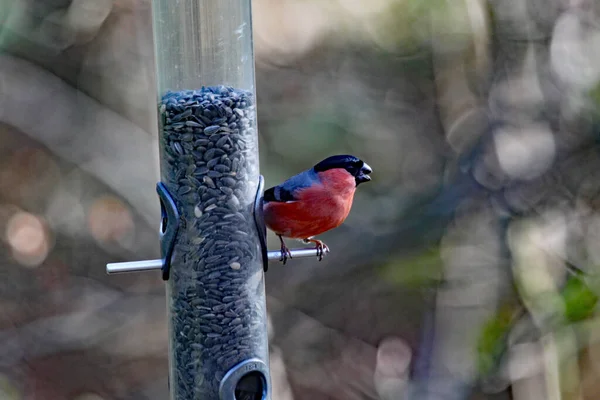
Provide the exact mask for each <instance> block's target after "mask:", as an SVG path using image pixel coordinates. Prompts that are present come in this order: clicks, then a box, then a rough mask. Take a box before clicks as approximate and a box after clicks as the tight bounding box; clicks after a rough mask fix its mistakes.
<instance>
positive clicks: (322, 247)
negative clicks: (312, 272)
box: [304, 238, 329, 261]
mask: <svg viewBox="0 0 600 400" xmlns="http://www.w3.org/2000/svg"><path fill="white" fill-rule="evenodd" d="M311 242H312V243H314V244H315V247H316V249H317V257H318V258H319V261H321V260H322V259H323V257H324V256H325V253H329V247H327V245H326V244H325V243H324V242H322V241H320V240H317V239H310V238H309V239H304V243H311Z"/></svg>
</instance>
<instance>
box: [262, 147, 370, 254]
mask: <svg viewBox="0 0 600 400" xmlns="http://www.w3.org/2000/svg"><path fill="white" fill-rule="evenodd" d="M371 172H372V169H371V167H369V165H367V163H365V162H364V161H362V160H360V159H359V158H357V157H354V156H352V155H335V156H331V157H328V158H326V159H324V160H323V161H321V162H319V163H318V164H316V165H315V166H314V167H312V168H310V169H308V170H306V171H303V172H301V173H299V174H298V175H294V176H292V177H291V178H289V179H288V180H286V181H285V182H283V183H282V184H280V185H277V186H274V187H272V188H269V189H267V190H266V191H265V193H264V196H263V199H264V203H263V204H264V206H263V211H264V218H265V224H266V226H267V227H268V228H269V229H270V230H271V231H273V232H274V233H275V234H276V235H277V236H278V237H279V241H280V242H281V260H280V261H283V264H285V262H286V260H287V258H288V256H289V258H291V257H292V254H291V252H290V250H289V248H288V247H287V246H286V245H285V242H284V241H283V237H286V238H292V239H299V240H302V241H303V242H304V243H315V245H316V248H317V256H318V257H319V261H320V260H322V259H323V254H324V252H329V248H328V247H327V245H326V244H325V243H323V242H322V241H321V240H318V239H315V238H314V237H315V236H316V235H319V234H321V233H324V232H327V231H329V230H331V229H333V228H337V227H338V226H340V225H341V224H342V223H343V222H344V220H345V219H346V217H347V216H348V214H349V213H350V208H351V207H352V200H353V199H354V192H355V191H356V188H357V187H358V185H360V184H361V183H363V182H368V181H370V180H371V177H370V176H369V174H370V173H371Z"/></svg>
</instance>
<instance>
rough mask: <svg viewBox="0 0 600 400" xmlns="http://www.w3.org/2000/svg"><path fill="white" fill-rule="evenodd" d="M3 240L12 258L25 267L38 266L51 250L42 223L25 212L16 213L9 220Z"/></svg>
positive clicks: (39, 219)
mask: <svg viewBox="0 0 600 400" xmlns="http://www.w3.org/2000/svg"><path fill="white" fill-rule="evenodd" d="M5 238H6V241H7V242H8V244H9V245H10V247H11V249H12V254H13V257H14V258H15V259H16V260H17V261H18V262H19V263H20V264H21V265H23V266H26V267H37V266H39V265H40V264H41V263H42V262H43V261H44V260H45V259H46V256H47V255H48V252H49V251H50V248H51V244H50V237H49V235H48V232H47V229H46V227H45V223H44V221H43V220H42V219H41V218H40V217H37V216H35V215H33V214H30V213H27V212H18V213H16V214H14V215H13V216H12V217H11V218H10V219H9V221H8V224H7V226H6V232H5Z"/></svg>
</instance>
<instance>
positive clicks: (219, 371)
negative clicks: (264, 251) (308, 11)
mask: <svg viewBox="0 0 600 400" xmlns="http://www.w3.org/2000/svg"><path fill="white" fill-rule="evenodd" d="M158 109H159V112H160V114H161V115H160V121H161V130H162V135H161V150H162V151H161V169H162V176H163V181H164V183H165V185H166V186H167V188H168V189H169V192H170V193H171V195H172V196H173V197H174V200H175V202H176V204H177V207H178V209H179V212H180V214H181V216H182V222H181V224H180V227H181V228H180V229H179V233H178V235H177V241H176V244H175V249H174V253H173V259H172V267H171V276H170V279H169V282H168V284H169V296H170V306H169V312H170V319H171V320H170V322H171V325H170V328H171V329H172V330H173V332H172V335H170V336H171V340H172V341H173V342H172V343H171V349H172V355H171V356H172V358H173V362H174V368H175V370H176V373H175V374H174V376H173V381H172V382H171V385H174V391H175V393H176V398H181V399H192V398H202V399H203V400H213V398H214V399H215V400H216V399H217V398H218V387H219V383H220V379H221V378H222V377H223V376H224V375H225V373H226V372H227V371H228V370H229V369H230V368H231V367H233V366H234V365H236V364H238V363H239V362H241V361H244V360H246V359H249V358H253V357H258V358H260V359H263V360H266V359H267V357H268V353H267V348H266V337H265V334H266V327H265V326H264V324H265V314H266V311H265V310H264V307H263V306H262V305H261V304H264V299H263V298H258V297H257V296H263V294H262V293H257V292H258V291H256V290H250V289H249V288H248V285H246V283H247V282H248V281H249V280H250V278H251V276H253V275H254V274H256V273H257V272H261V273H262V263H261V260H260V251H259V249H258V247H257V245H256V244H257V243H258V238H257V233H256V230H255V227H254V220H253V215H252V212H251V210H252V204H253V202H254V195H255V191H256V182H257V178H258V169H257V168H258V160H257V148H256V147H257V143H256V141H257V138H256V134H255V111H254V99H253V97H252V93H251V92H247V91H242V90H237V89H233V88H230V87H225V86H218V87H205V88H202V89H200V90H184V91H179V92H168V93H166V94H165V95H164V96H163V98H162V101H161V103H160V104H159V108H158ZM242 265H244V268H243V269H242V268H241V266H242ZM215 396H216V397H215Z"/></svg>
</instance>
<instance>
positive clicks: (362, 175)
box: [356, 163, 373, 186]
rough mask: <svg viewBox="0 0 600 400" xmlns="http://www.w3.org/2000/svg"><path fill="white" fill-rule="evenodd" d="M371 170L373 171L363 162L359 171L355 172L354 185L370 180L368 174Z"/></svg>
mask: <svg viewBox="0 0 600 400" xmlns="http://www.w3.org/2000/svg"><path fill="white" fill-rule="evenodd" d="M371 172H373V170H372V169H371V167H369V164H367V163H363V166H362V168H361V169H360V171H358V174H356V186H358V185H360V184H361V183H363V182H368V181H370V180H371V177H370V176H369V174H370V173H371Z"/></svg>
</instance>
